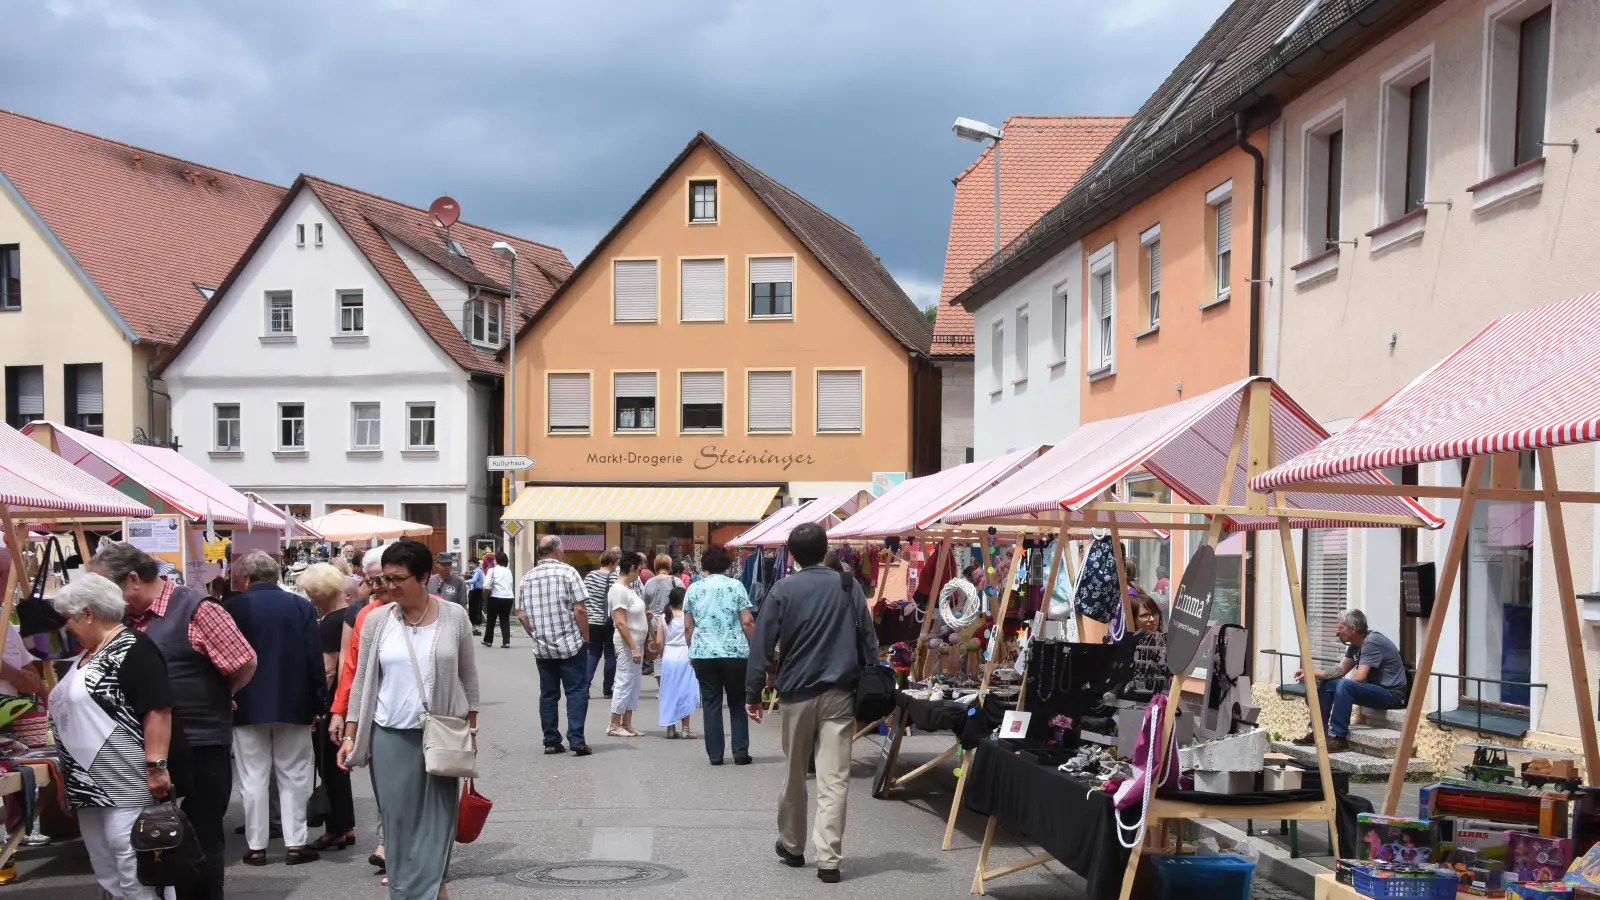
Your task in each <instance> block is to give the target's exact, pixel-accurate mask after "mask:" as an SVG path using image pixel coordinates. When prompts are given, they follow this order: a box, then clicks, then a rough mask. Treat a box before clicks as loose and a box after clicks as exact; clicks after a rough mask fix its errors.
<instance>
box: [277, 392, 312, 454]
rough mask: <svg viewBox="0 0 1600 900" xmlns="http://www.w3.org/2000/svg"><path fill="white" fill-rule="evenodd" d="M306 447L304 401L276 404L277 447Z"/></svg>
mask: <svg viewBox="0 0 1600 900" xmlns="http://www.w3.org/2000/svg"><path fill="white" fill-rule="evenodd" d="M305 448H306V405H305V404H304V403H279V404H278V449H279V450H304V449H305Z"/></svg>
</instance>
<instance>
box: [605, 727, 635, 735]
mask: <svg viewBox="0 0 1600 900" xmlns="http://www.w3.org/2000/svg"><path fill="white" fill-rule="evenodd" d="M606 737H633V733H632V732H629V731H626V730H624V729H623V727H622V726H621V725H613V726H611V727H610V728H607V729H606Z"/></svg>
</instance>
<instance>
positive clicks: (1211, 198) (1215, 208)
mask: <svg viewBox="0 0 1600 900" xmlns="http://www.w3.org/2000/svg"><path fill="white" fill-rule="evenodd" d="M1224 203H1226V204H1228V232H1229V234H1228V277H1227V278H1226V279H1223V278H1222V277H1221V275H1222V250H1221V247H1222V228H1221V217H1220V216H1219V215H1218V212H1219V211H1220V208H1221V206H1222V204H1224ZM1237 220H1238V219H1237V210H1236V209H1235V207H1234V205H1233V179H1232V178H1229V179H1228V180H1227V181H1224V182H1223V183H1221V184H1219V185H1217V186H1216V187H1214V188H1212V189H1211V190H1209V191H1206V226H1207V230H1208V232H1209V235H1210V245H1209V246H1208V247H1207V248H1206V253H1207V254H1209V256H1210V259H1209V261H1208V264H1207V266H1206V272H1207V274H1208V276H1209V277H1210V279H1211V284H1210V285H1209V286H1208V287H1207V288H1206V293H1207V294H1208V295H1209V296H1210V298H1211V299H1209V300H1207V301H1206V302H1205V303H1202V304H1201V305H1200V308H1201V309H1205V308H1207V307H1210V306H1215V305H1217V304H1219V303H1226V302H1228V300H1229V299H1231V298H1232V297H1233V233H1234V232H1236V231H1238V230H1239V229H1237V228H1235V227H1234V224H1233V223H1234V222H1236V221H1237Z"/></svg>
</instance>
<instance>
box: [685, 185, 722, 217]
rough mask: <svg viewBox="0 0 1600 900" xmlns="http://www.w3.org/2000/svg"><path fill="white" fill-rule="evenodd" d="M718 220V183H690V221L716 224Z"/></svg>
mask: <svg viewBox="0 0 1600 900" xmlns="http://www.w3.org/2000/svg"><path fill="white" fill-rule="evenodd" d="M716 220H717V183H716V182H715V181H691V182H689V221H691V222H715V221H716Z"/></svg>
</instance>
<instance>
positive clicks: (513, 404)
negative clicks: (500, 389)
mask: <svg viewBox="0 0 1600 900" xmlns="http://www.w3.org/2000/svg"><path fill="white" fill-rule="evenodd" d="M489 252H490V253H493V254H494V255H495V256H497V257H499V258H500V259H503V260H505V261H506V262H508V263H510V264H511V297H510V298H509V299H508V300H506V309H507V315H504V316H501V317H500V327H501V328H509V329H510V330H511V346H510V348H509V349H508V350H507V351H506V406H507V411H506V455H507V456H516V455H517V325H518V322H517V248H515V247H513V246H511V245H510V244H508V243H506V242H505V241H495V242H494V244H493V245H491V246H490V247H489ZM506 477H507V478H509V479H511V499H512V500H516V499H517V476H516V475H515V474H514V473H511V472H507V473H506ZM509 561H510V563H511V572H512V574H513V575H514V574H516V571H517V568H516V566H517V560H516V557H515V556H514V555H512V556H511V558H510V560H509Z"/></svg>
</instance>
